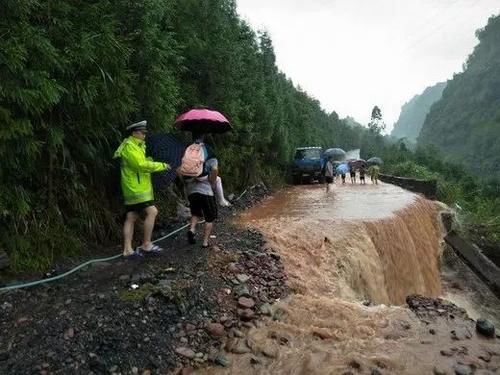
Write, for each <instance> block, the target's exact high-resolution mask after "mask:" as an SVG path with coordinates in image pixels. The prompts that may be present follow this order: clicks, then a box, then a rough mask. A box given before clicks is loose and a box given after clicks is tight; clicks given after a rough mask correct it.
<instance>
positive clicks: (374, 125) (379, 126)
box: [368, 106, 386, 134]
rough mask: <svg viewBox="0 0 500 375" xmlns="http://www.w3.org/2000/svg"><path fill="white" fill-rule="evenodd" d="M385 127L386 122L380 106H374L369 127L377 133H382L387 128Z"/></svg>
mask: <svg viewBox="0 0 500 375" xmlns="http://www.w3.org/2000/svg"><path fill="white" fill-rule="evenodd" d="M385 127H386V126H385V122H384V120H383V119H382V111H381V110H380V108H379V107H378V106H375V107H373V109H372V117H371V120H370V122H369V123H368V129H370V131H372V132H373V133H375V134H380V133H381V132H382V131H383V130H385Z"/></svg>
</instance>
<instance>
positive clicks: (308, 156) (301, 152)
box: [291, 147, 323, 184]
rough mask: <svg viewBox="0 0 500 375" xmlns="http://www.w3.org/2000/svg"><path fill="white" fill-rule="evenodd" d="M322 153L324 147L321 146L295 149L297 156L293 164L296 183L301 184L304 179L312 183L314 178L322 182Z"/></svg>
mask: <svg viewBox="0 0 500 375" xmlns="http://www.w3.org/2000/svg"><path fill="white" fill-rule="evenodd" d="M322 154H323V149H322V148H321V147H299V148H296V149H295V156H294V158H293V161H292V166H291V167H292V180H293V183H294V184H300V183H302V182H303V181H307V182H309V183H311V182H313V181H314V180H318V181H320V182H321V180H322V174H321V168H322Z"/></svg>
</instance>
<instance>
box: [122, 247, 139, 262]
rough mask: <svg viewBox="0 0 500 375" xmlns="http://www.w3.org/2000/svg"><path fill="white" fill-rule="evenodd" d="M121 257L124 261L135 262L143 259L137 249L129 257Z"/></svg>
mask: <svg viewBox="0 0 500 375" xmlns="http://www.w3.org/2000/svg"><path fill="white" fill-rule="evenodd" d="M122 256H123V258H124V259H126V260H136V259H139V258H142V257H143V255H142V254H141V252H140V251H139V249H135V250H134V251H132V252H131V253H130V254H129V255H122Z"/></svg>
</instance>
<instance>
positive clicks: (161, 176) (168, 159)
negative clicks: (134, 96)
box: [146, 133, 186, 188]
mask: <svg viewBox="0 0 500 375" xmlns="http://www.w3.org/2000/svg"><path fill="white" fill-rule="evenodd" d="M146 146H147V148H146V150H147V155H148V156H151V157H152V158H153V160H155V161H161V162H164V163H168V164H169V165H170V169H169V170H168V171H165V172H160V173H153V184H154V186H155V187H156V188H164V187H166V186H168V185H169V184H170V183H171V182H172V181H174V180H175V178H176V177H177V173H176V169H177V168H178V167H179V166H180V165H181V160H182V156H183V155H184V150H185V149H186V146H185V145H184V144H183V143H182V142H181V141H179V140H178V139H177V138H175V137H174V136H173V135H172V134H165V133H160V134H153V135H148V137H147V138H146Z"/></svg>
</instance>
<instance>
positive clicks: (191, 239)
mask: <svg viewBox="0 0 500 375" xmlns="http://www.w3.org/2000/svg"><path fill="white" fill-rule="evenodd" d="M187 239H188V243H190V244H191V245H194V244H195V243H196V238H194V232H191V231H190V230H188V232H187Z"/></svg>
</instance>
